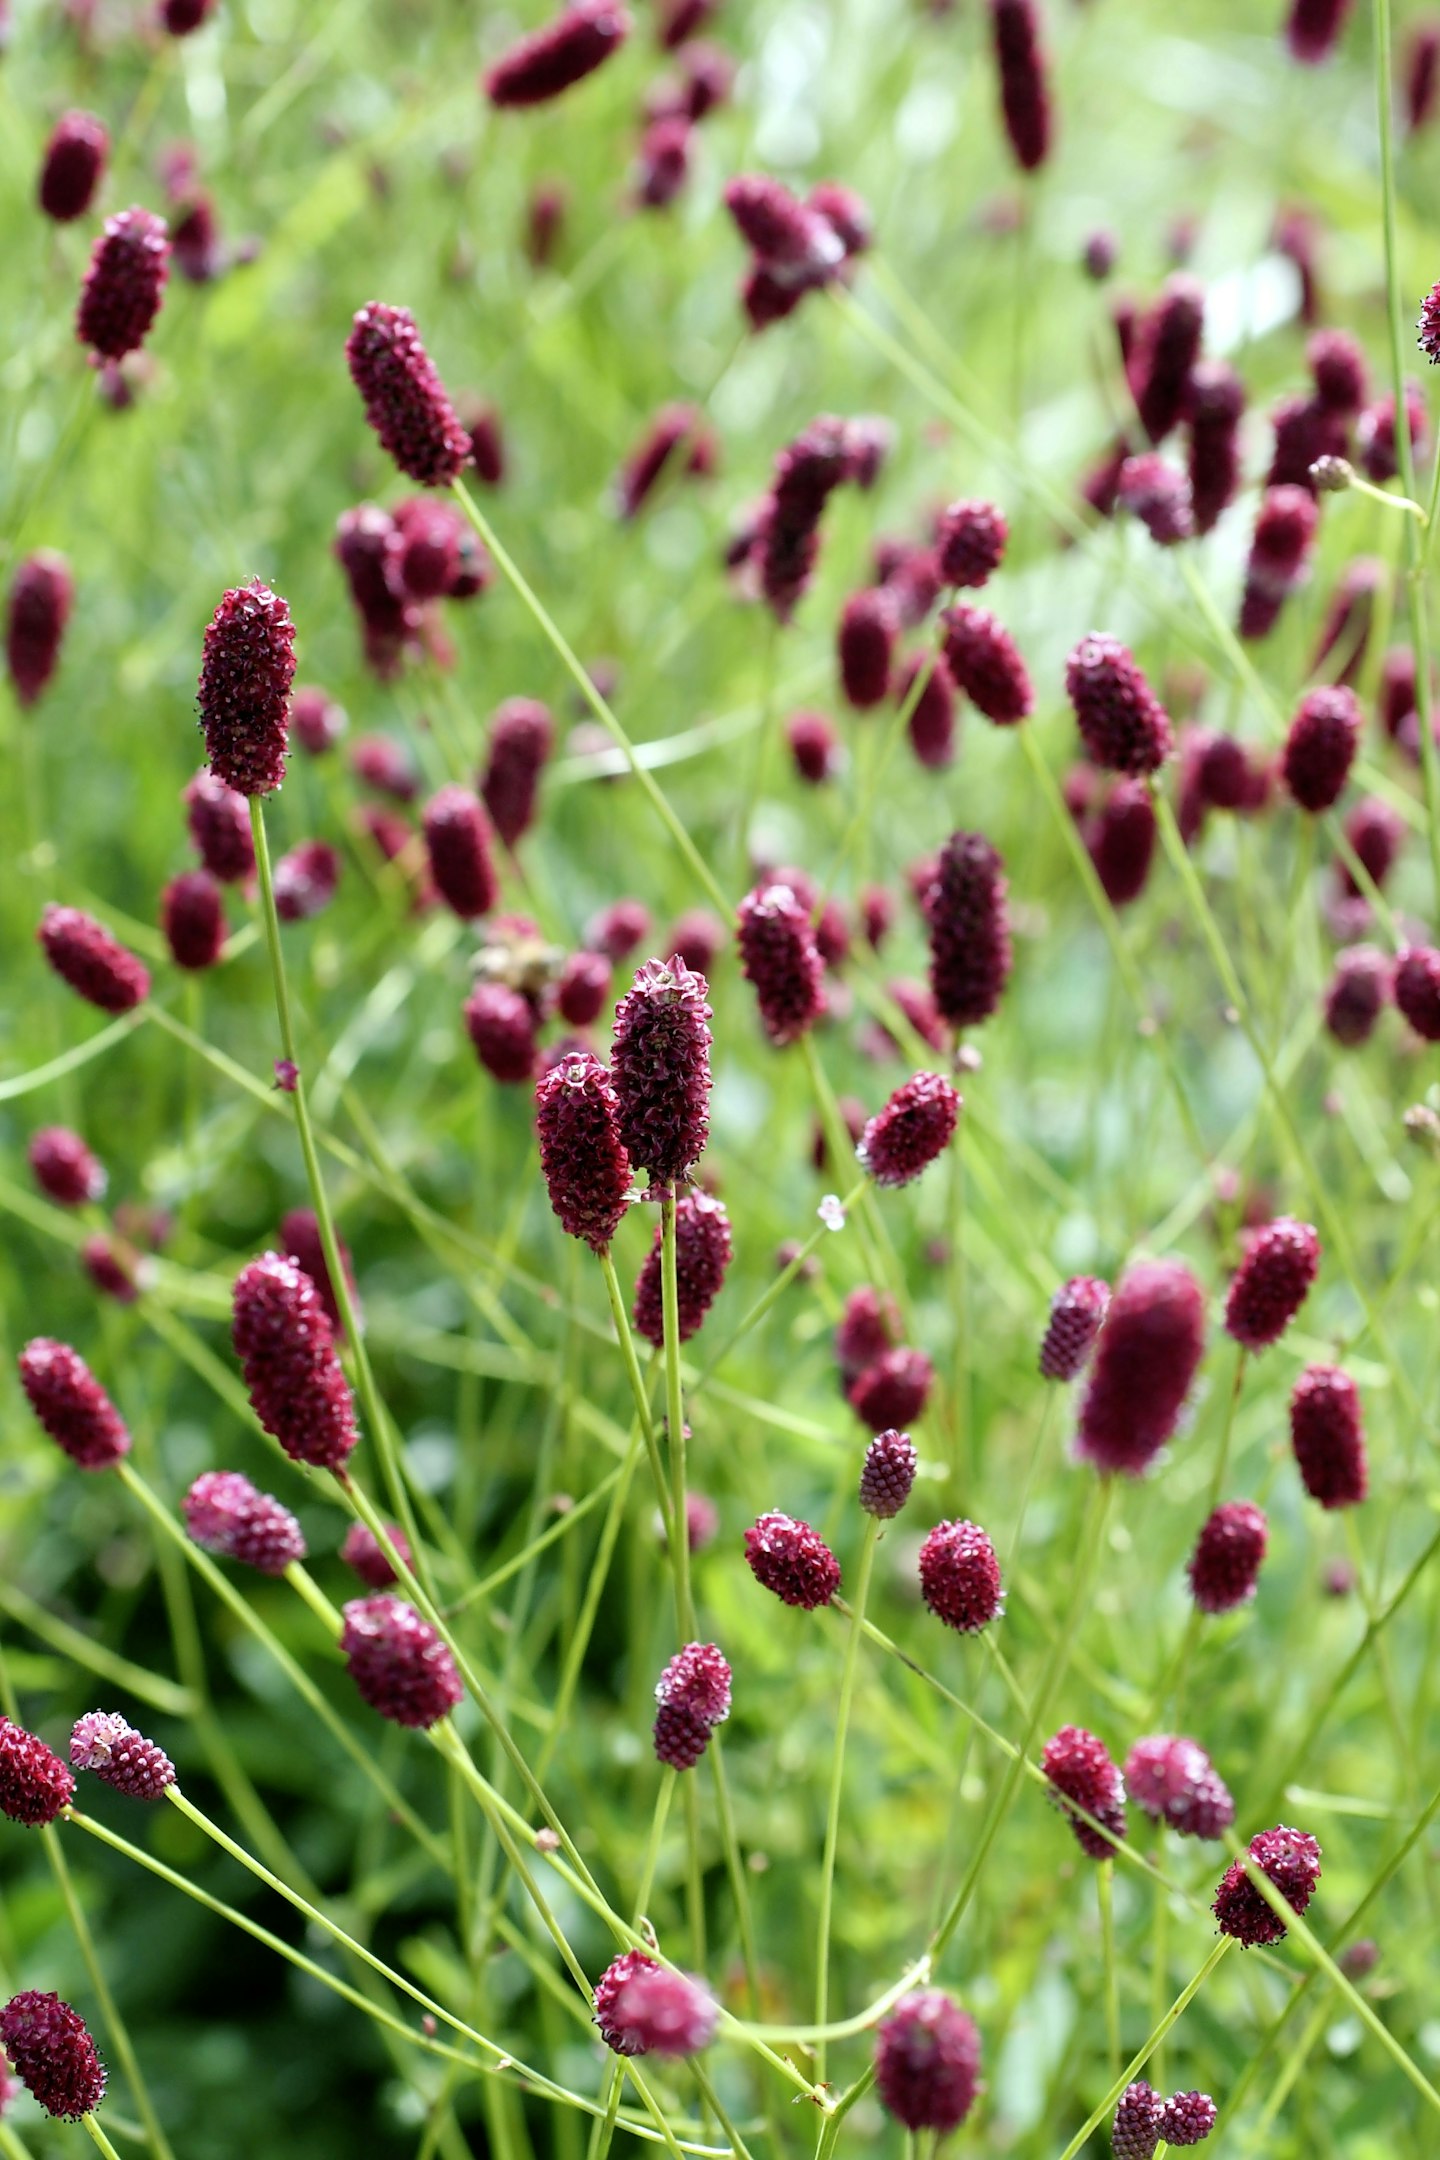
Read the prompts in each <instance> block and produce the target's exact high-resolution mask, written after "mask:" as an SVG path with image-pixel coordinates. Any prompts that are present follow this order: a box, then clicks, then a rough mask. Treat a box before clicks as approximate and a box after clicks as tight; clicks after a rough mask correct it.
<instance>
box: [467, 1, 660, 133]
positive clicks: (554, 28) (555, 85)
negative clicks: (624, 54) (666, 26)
mask: <svg viewBox="0 0 1440 2160" xmlns="http://www.w3.org/2000/svg"><path fill="white" fill-rule="evenodd" d="M631 28H632V24H631V18H630V16H629V15H628V14H627V13H626V11H625V9H624V8H623V7H621V6H620V5H619V0H570V5H569V6H567V7H565V8H564V9H562V11H561V12H560V14H558V15H556V16H555V17H554V18H553V19H552V20H551V21H550V22H548V23H546V24H545V25H544V27H543V28H542V29H540V30H534V31H532V32H531V34H530V35H529V36H528V37H523V38H521V39H520V40H519V41H518V42H517V43H516V44H514V45H512V46H510V47H509V49H508V50H507V51H505V52H503V53H502V54H501V55H500V58H499V59H498V60H497V61H496V62H495V64H494V66H493V67H491V68H489V69H488V70H487V71H486V73H485V75H484V76H483V78H482V84H481V86H482V88H483V89H484V92H485V95H486V97H487V98H489V100H490V103H491V104H492V105H496V106H499V107H500V108H501V109H502V110H503V109H505V108H507V107H516V106H528V105H544V104H547V103H548V102H549V100H550V99H551V98H556V97H559V96H560V94H561V92H562V91H564V90H568V89H570V88H571V86H572V85H573V84H575V83H578V82H583V81H584V79H585V77H586V76H587V75H593V74H594V72H595V70H596V68H598V67H600V66H602V65H603V64H604V62H605V61H607V60H608V59H609V58H610V55H611V54H612V53H614V52H618V51H619V49H620V47H621V46H622V45H623V44H624V42H625V40H626V38H627V37H628V36H629V34H630V31H631Z"/></svg>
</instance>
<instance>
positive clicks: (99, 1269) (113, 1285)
mask: <svg viewBox="0 0 1440 2160" xmlns="http://www.w3.org/2000/svg"><path fill="white" fill-rule="evenodd" d="M134 1260H135V1256H134V1254H133V1253H131V1252H129V1251H128V1250H127V1249H126V1247H124V1246H123V1245H119V1244H116V1243H114V1242H112V1241H111V1239H109V1238H108V1237H106V1236H105V1235H104V1234H103V1232H97V1234H96V1235H95V1236H94V1237H89V1238H86V1240H85V1243H84V1244H83V1245H82V1246H81V1248H80V1261H81V1265H82V1266H83V1268H84V1270H85V1272H86V1274H87V1275H88V1276H89V1278H90V1280H91V1282H93V1283H94V1285H95V1287H96V1289H97V1290H98V1291H100V1293H101V1294H102V1296H104V1297H111V1298H114V1299H115V1301H116V1303H117V1304H119V1305H129V1304H132V1303H133V1302H134V1299H135V1297H136V1295H137V1292H138V1285H137V1283H136V1281H135V1274H134Z"/></svg>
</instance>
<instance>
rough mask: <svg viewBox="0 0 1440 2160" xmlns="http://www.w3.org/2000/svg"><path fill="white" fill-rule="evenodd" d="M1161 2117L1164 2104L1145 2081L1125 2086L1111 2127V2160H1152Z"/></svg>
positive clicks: (1158, 2135)
mask: <svg viewBox="0 0 1440 2160" xmlns="http://www.w3.org/2000/svg"><path fill="white" fill-rule="evenodd" d="M1164 2115H1165V2103H1164V2101H1163V2100H1162V2099H1161V2098H1160V2095H1159V2093H1157V2092H1156V2091H1155V2089H1154V2087H1153V2086H1151V2085H1147V2084H1146V2082H1145V2080H1144V2078H1137V2079H1136V2080H1135V2083H1134V2084H1133V2085H1127V2086H1126V2088H1125V2090H1124V2092H1123V2093H1121V2095H1120V2105H1119V2106H1118V2107H1117V2108H1116V2110H1115V2119H1114V2121H1113V2122H1112V2123H1111V2125H1110V2152H1111V2160H1152V2155H1153V2154H1154V2152H1155V2148H1156V2147H1157V2145H1158V2144H1159V2143H1160V2125H1161V2122H1162V2121H1163V2119H1164Z"/></svg>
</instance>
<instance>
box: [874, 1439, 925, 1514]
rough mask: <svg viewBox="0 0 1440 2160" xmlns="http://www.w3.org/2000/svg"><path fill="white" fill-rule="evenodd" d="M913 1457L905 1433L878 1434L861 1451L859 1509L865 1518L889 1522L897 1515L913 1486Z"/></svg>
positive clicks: (914, 1468)
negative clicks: (862, 1460) (862, 1511)
mask: <svg viewBox="0 0 1440 2160" xmlns="http://www.w3.org/2000/svg"><path fill="white" fill-rule="evenodd" d="M916 1468H917V1457H916V1454H915V1444H914V1442H913V1441H912V1440H911V1438H910V1435H909V1433H903V1432H895V1431H893V1430H892V1431H889V1432H882V1433H877V1434H876V1435H875V1438H874V1439H873V1440H872V1441H871V1442H870V1445H869V1447H868V1448H866V1450H865V1462H864V1466H863V1468H862V1469H861V1472H860V1505H861V1507H862V1508H863V1509H864V1510H865V1513H866V1514H867V1515H873V1516H875V1518H876V1519H877V1521H879V1522H889V1521H890V1520H891V1518H892V1517H893V1516H896V1515H898V1514H899V1513H900V1510H901V1508H903V1507H904V1505H905V1502H906V1501H907V1500H908V1499H909V1497H910V1492H911V1488H912V1486H913V1485H914V1483H915V1471H916Z"/></svg>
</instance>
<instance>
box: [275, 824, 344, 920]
mask: <svg viewBox="0 0 1440 2160" xmlns="http://www.w3.org/2000/svg"><path fill="white" fill-rule="evenodd" d="M274 882H275V912H276V914H277V915H278V916H279V917H280V920H281V922H309V921H310V920H311V919H312V917H314V916H316V915H323V914H324V912H325V910H326V908H327V907H329V905H330V903H331V901H332V900H333V899H334V897H335V891H336V887H337V886H338V885H339V883H340V857H339V856H338V855H337V854H336V852H335V850H334V848H333V847H331V845H330V843H329V841H328V840H302V841H301V843H300V845H299V847H295V848H291V850H290V852H289V853H288V854H287V855H282V856H281V857H280V860H279V861H278V862H277V863H276V865H275V881H274Z"/></svg>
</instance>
